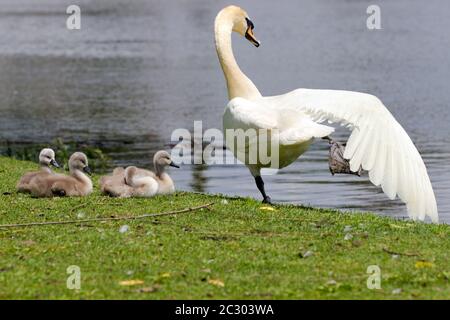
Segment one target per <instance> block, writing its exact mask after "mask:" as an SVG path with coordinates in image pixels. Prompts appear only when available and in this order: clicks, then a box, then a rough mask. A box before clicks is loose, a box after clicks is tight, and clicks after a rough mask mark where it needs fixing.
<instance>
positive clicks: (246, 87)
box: [214, 15, 261, 100]
mask: <svg viewBox="0 0 450 320" xmlns="http://www.w3.org/2000/svg"><path fill="white" fill-rule="evenodd" d="M232 30H233V23H232V21H231V19H228V18H227V16H220V15H219V16H218V17H217V18H216V22H215V30H214V31H215V40H216V50H217V55H218V57H219V62H220V65H221V67H222V70H223V74H224V75H225V80H226V81H227V88H228V98H229V99H230V100H231V99H233V98H236V97H242V98H246V99H254V98H259V97H261V93H259V90H258V89H257V88H256V86H255V85H254V84H253V82H252V81H251V80H250V79H249V78H248V77H247V76H246V75H245V74H244V73H243V72H242V71H241V69H240V68H239V66H238V64H237V62H236V59H235V58H234V55H233V48H232V46H231V32H232Z"/></svg>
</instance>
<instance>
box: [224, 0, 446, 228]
mask: <svg viewBox="0 0 450 320" xmlns="http://www.w3.org/2000/svg"><path fill="white" fill-rule="evenodd" d="M253 28H254V25H253V23H252V22H251V21H250V18H249V17H248V15H247V13H246V12H245V11H244V10H243V9H241V8H239V7H236V6H229V7H226V8H224V9H222V10H221V11H220V12H219V14H218V15H217V17H216V20H215V43H216V49H217V54H218V58H219V61H220V65H221V67H222V70H223V73H224V75H225V79H226V83H227V88H228V96H229V100H230V101H229V103H228V105H227V106H226V108H225V111H224V115H223V127H224V131H225V137H226V140H228V138H227V129H243V130H246V129H249V128H253V129H269V130H273V131H274V132H275V131H277V132H278V138H279V158H280V159H279V168H282V167H285V166H287V165H289V164H290V163H292V162H293V161H295V160H296V159H297V158H298V157H299V156H300V155H301V154H302V153H304V152H305V151H306V150H307V149H308V147H309V145H310V143H311V142H312V141H313V139H314V138H319V137H326V136H328V135H329V134H330V133H332V132H333V131H334V128H332V127H329V126H325V125H322V124H320V123H322V122H323V121H326V120H328V121H332V122H339V123H341V124H345V125H346V126H348V127H349V128H350V129H351V130H352V134H351V136H350V138H349V140H348V142H347V146H346V150H345V153H344V157H345V158H346V159H348V160H349V161H350V168H351V170H352V171H357V170H358V169H359V168H360V166H362V168H363V169H365V170H367V171H369V178H370V181H371V182H372V183H373V184H375V185H376V186H380V185H381V187H382V189H383V191H384V193H386V194H387V196H388V197H389V198H390V199H394V198H395V196H396V195H398V196H399V197H400V199H402V200H403V201H404V202H405V203H406V205H407V208H408V214H409V216H410V217H411V218H412V219H414V220H416V219H419V220H424V218H425V216H429V217H430V218H431V220H432V221H434V222H437V221H438V212H437V205H436V199H435V196H434V192H433V189H432V186H431V183H430V179H429V177H428V174H427V170H426V168H425V165H424V163H423V160H422V158H421V157H420V154H419V152H418V151H417V149H416V148H415V146H414V144H413V143H412V141H411V139H410V138H409V136H408V135H407V133H406V132H405V130H404V129H403V128H402V127H401V125H400V124H399V123H398V122H397V121H396V120H395V119H394V117H393V116H392V114H391V113H390V112H389V111H388V110H387V109H386V108H385V106H384V105H383V103H382V102H381V101H380V100H379V99H378V98H377V97H375V96H373V95H370V94H365V93H359V92H351V91H339V90H313V89H297V90H294V91H291V92H288V93H286V94H283V95H279V96H271V97H263V96H262V95H261V94H260V92H259V91H258V89H257V88H256V86H255V85H254V84H253V82H252V81H251V80H250V79H249V78H248V77H247V76H246V75H245V74H244V73H243V72H242V71H241V70H240V68H239V66H238V64H237V63H236V60H235V58H234V56H233V51H232V47H231V33H232V32H233V31H234V32H237V33H239V34H240V35H242V36H245V37H246V38H247V39H248V40H249V41H250V42H251V43H253V44H254V45H255V46H256V47H258V46H259V41H258V40H256V38H255V36H254V34H253ZM274 129H276V130H274ZM227 146H228V145H227ZM247 150H248V149H247ZM231 151H232V152H234V153H235V156H236V157H237V158H238V159H240V160H241V158H242V154H241V155H239V154H238V153H239V151H236V150H231ZM246 152H247V151H246ZM244 159H245V158H244ZM241 161H242V160H241ZM246 165H247V167H248V168H249V169H250V172H251V174H252V175H253V176H254V178H255V182H256V185H257V187H258V189H259V190H260V192H261V194H262V196H263V197H264V200H263V201H264V202H270V198H269V197H268V196H267V195H266V193H265V190H264V182H263V180H262V178H261V168H264V167H265V166H266V165H264V164H262V163H260V162H257V163H256V164H248V163H247V162H246Z"/></svg>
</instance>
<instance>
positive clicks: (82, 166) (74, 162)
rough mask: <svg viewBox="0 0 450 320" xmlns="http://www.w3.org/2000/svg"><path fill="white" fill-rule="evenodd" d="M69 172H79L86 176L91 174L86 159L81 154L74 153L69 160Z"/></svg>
mask: <svg viewBox="0 0 450 320" xmlns="http://www.w3.org/2000/svg"><path fill="white" fill-rule="evenodd" d="M69 170H70V171H71V172H73V171H76V170H80V171H83V172H85V173H87V174H89V175H90V174H91V173H92V171H91V168H89V165H88V159H87V157H86V155H85V154H84V153H83V152H75V153H74V154H72V155H71V156H70V159H69Z"/></svg>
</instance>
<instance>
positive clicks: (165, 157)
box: [153, 150, 179, 168]
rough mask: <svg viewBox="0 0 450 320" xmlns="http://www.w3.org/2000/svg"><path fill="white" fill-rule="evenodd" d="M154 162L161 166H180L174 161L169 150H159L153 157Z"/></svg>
mask: <svg viewBox="0 0 450 320" xmlns="http://www.w3.org/2000/svg"><path fill="white" fill-rule="evenodd" d="M153 163H154V164H155V166H159V167H166V166H171V167H175V168H179V166H178V165H176V164H175V163H174V162H173V161H172V158H171V157H170V154H169V153H168V152H167V151H163V150H161V151H158V152H157V153H156V154H155V156H154V157H153Z"/></svg>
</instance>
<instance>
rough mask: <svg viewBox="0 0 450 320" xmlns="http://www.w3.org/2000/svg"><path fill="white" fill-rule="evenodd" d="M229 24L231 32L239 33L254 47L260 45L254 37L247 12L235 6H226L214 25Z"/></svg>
mask: <svg viewBox="0 0 450 320" xmlns="http://www.w3.org/2000/svg"><path fill="white" fill-rule="evenodd" d="M218 24H219V25H220V24H231V27H232V30H233V31H234V32H237V33H239V34H240V35H241V36H243V37H245V38H246V39H247V40H248V41H250V42H251V43H252V44H253V45H254V46H255V47H259V45H260V44H261V43H260V42H259V41H258V40H257V39H256V37H255V34H254V33H253V29H254V28H255V26H254V24H253V22H252V21H251V20H250V18H249V16H248V14H247V12H245V10H244V9H242V8H240V7H237V6H228V7H226V8H223V9H222V10H221V11H220V12H219V14H218V15H217V17H216V25H218Z"/></svg>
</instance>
